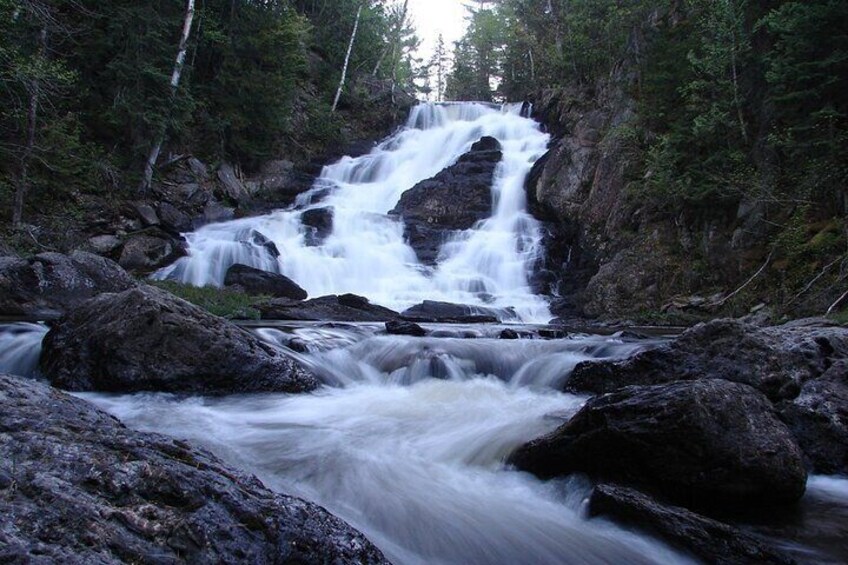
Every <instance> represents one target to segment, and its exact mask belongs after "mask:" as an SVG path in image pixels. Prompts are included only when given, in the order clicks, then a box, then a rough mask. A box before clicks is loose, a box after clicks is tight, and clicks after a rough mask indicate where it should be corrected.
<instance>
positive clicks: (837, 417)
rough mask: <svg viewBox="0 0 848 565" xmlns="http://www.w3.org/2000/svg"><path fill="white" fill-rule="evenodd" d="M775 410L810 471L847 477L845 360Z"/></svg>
mask: <svg viewBox="0 0 848 565" xmlns="http://www.w3.org/2000/svg"><path fill="white" fill-rule="evenodd" d="M777 407H778V414H779V415H780V419H781V420H783V421H784V422H785V423H786V425H787V426H788V427H789V429H790V431H791V432H792V435H794V436H795V439H796V440H797V441H798V445H799V446H800V447H801V450H802V451H803V452H804V456H805V459H806V460H807V466H808V467H809V468H810V469H812V470H813V471H815V472H816V473H826V474H830V473H839V474H848V360H844V359H843V360H841V361H837V362H836V363H834V364H833V366H832V367H830V369H828V370H827V372H825V373H824V374H823V375H822V376H821V378H818V379H814V380H811V381H808V382H807V383H805V384H804V385H803V386H802V387H801V393H800V394H799V395H798V397H797V398H795V399H793V400H791V401H784V402H781V403H780V404H778V405H777Z"/></svg>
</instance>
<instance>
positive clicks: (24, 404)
mask: <svg viewBox="0 0 848 565" xmlns="http://www.w3.org/2000/svg"><path fill="white" fill-rule="evenodd" d="M0 438H2V441H0V562H3V563H48V562H50V563H210V564H211V563H332V564H343V563H357V564H359V563H368V564H378V563H387V561H386V559H385V558H384V557H383V555H382V553H381V552H380V551H379V550H378V549H377V548H376V547H374V546H373V545H372V544H371V543H370V542H369V541H368V540H367V539H366V538H365V537H364V536H363V535H362V534H361V533H359V532H357V531H356V530H354V529H353V528H351V527H350V526H349V525H348V524H346V523H345V522H344V521H342V520H340V519H339V518H336V517H335V516H333V515H331V514H330V513H329V512H327V511H326V510H325V509H323V508H321V507H320V506H317V505H315V504H312V503H309V502H306V501H304V500H301V499H298V498H294V497H291V496H286V495H283V494H276V493H273V492H271V491H270V490H268V489H267V488H265V487H264V486H263V485H262V483H260V482H259V481H258V480H257V479H256V478H254V477H251V476H247V475H243V474H241V473H239V472H237V471H233V470H231V469H228V468H227V467H225V466H224V465H223V464H222V463H221V462H220V461H219V460H218V459H216V458H215V457H214V456H212V455H211V454H209V453H207V452H205V451H202V450H199V449H196V448H193V447H191V446H190V445H188V444H186V443H184V442H182V441H178V440H174V439H170V438H166V437H164V436H160V435H155V434H146V433H140V432H135V431H132V430H129V429H127V428H125V427H124V426H123V425H121V424H120V423H119V422H118V421H117V420H116V419H115V418H113V417H111V416H109V415H108V414H106V413H104V412H101V411H100V410H98V409H96V408H95V407H94V406H92V405H91V404H89V403H88V402H85V401H84V400H80V399H78V398H74V397H71V396H69V395H67V394H64V393H62V392H59V391H57V390H55V389H52V388H50V387H48V386H45V385H43V384H40V383H36V382H33V381H28V380H24V379H20V378H16V377H10V376H6V375H0Z"/></svg>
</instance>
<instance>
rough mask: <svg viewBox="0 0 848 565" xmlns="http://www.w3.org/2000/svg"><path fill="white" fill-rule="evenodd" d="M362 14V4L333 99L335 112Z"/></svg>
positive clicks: (358, 9)
mask: <svg viewBox="0 0 848 565" xmlns="http://www.w3.org/2000/svg"><path fill="white" fill-rule="evenodd" d="M360 15H362V4H360V5H359V8H357V10H356V21H354V22H353V33H351V34H350V43H348V44H347V54H346V55H345V60H344V66H343V67H342V78H341V80H340V81H339V88H338V90H336V98H335V100H333V112H335V111H336V108H337V107H338V105H339V98H341V96H342V89H343V88H344V83H345V78H346V77H347V65H348V63H350V52H351V51H353V42H354V40H355V39H356V30H357V29H359V16H360Z"/></svg>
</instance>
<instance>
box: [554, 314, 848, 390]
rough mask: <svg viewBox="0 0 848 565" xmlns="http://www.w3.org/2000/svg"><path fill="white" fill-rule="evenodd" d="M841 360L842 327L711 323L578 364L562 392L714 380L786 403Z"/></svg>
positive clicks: (845, 343) (847, 350)
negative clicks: (625, 355) (618, 356)
mask: <svg viewBox="0 0 848 565" xmlns="http://www.w3.org/2000/svg"><path fill="white" fill-rule="evenodd" d="M845 358H848V328H845V327H840V326H836V325H825V324H823V323H821V322H814V323H805V322H795V323H792V324H786V325H783V326H774V327H766V328H762V327H757V326H752V325H749V324H745V323H743V322H739V321H737V320H714V321H712V322H707V323H705V324H699V325H697V326H695V327H694V328H691V329H689V330H687V331H686V332H684V333H683V334H682V335H681V336H680V337H679V338H677V339H676V340H675V341H674V342H671V343H669V344H666V345H664V346H661V347H659V348H656V349H651V350H648V351H644V352H642V353H639V354H637V355H635V356H633V357H631V358H629V359H626V360H624V361H587V362H584V363H580V364H579V365H577V367H575V369H574V372H573V373H572V375H571V377H570V378H569V379H568V382H567V383H566V389H567V390H570V391H574V392H590V393H596V394H598V393H604V392H611V391H614V390H616V389H618V388H620V387H622V386H626V385H650V384H660V383H667V382H671V381H677V380H690V379H701V378H718V379H725V380H729V381H734V382H739V383H745V384H748V385H751V386H753V387H754V388H756V389H758V390H760V391H761V392H762V393H763V394H765V395H766V396H768V397H769V398H770V399H772V400H781V399H791V398H794V397H796V396H797V395H798V393H799V391H800V388H801V386H802V385H803V383H805V382H806V381H808V380H810V379H814V378H816V377H818V376H820V375H822V374H823V373H824V372H825V371H826V370H827V369H828V367H830V365H831V364H833V363H834V362H835V361H836V360H838V359H845Z"/></svg>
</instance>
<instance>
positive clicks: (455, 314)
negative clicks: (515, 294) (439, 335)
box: [401, 300, 501, 324]
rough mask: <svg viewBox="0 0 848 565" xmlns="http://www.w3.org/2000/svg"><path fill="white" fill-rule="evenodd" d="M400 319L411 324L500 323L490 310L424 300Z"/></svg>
mask: <svg viewBox="0 0 848 565" xmlns="http://www.w3.org/2000/svg"><path fill="white" fill-rule="evenodd" d="M401 317H402V318H403V319H405V320H409V321H411V322H430V323H454V324H489V323H498V322H500V321H501V319H500V313H499V312H498V311H496V310H494V309H492V308H485V307H483V306H469V305H467V304H453V303H450V302H438V301H435V300H425V301H424V302H422V303H421V304H416V305H415V306H412V307H411V308H407V309H406V310H404V311H403V312H402V313H401Z"/></svg>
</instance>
